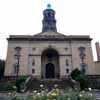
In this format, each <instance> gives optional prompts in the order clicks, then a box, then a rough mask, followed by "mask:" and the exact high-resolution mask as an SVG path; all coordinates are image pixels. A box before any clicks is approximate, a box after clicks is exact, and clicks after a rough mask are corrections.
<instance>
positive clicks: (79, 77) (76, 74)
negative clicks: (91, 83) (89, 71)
mask: <svg viewBox="0 0 100 100" xmlns="http://www.w3.org/2000/svg"><path fill="white" fill-rule="evenodd" d="M71 77H72V79H74V80H76V81H78V82H79V83H80V88H81V89H82V90H83V89H85V88H87V84H88V78H87V76H86V75H85V74H84V73H82V72H81V71H80V70H78V69H75V70H73V71H72V73H71Z"/></svg>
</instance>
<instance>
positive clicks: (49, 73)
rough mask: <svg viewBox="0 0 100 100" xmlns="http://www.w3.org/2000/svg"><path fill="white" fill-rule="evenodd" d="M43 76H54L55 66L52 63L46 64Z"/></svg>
mask: <svg viewBox="0 0 100 100" xmlns="http://www.w3.org/2000/svg"><path fill="white" fill-rule="evenodd" d="M45 77H46V78H49V79H50V78H55V67H54V65H53V64H52V63H48V64H46V68H45Z"/></svg>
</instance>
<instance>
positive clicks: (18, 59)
mask: <svg viewBox="0 0 100 100" xmlns="http://www.w3.org/2000/svg"><path fill="white" fill-rule="evenodd" d="M19 61H20V54H18V55H17V68H16V69H17V74H16V77H17V78H18V76H19Z"/></svg>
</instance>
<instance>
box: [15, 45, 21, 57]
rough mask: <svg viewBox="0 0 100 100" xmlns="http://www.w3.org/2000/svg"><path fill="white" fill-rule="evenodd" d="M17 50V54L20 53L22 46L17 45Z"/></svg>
mask: <svg viewBox="0 0 100 100" xmlns="http://www.w3.org/2000/svg"><path fill="white" fill-rule="evenodd" d="M15 51H16V55H17V54H20V51H21V47H15Z"/></svg>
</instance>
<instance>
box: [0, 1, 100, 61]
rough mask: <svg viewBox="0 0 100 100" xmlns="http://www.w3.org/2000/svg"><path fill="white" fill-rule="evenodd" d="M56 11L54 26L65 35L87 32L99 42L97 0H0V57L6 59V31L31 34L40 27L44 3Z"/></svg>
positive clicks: (98, 3) (98, 6) (99, 14)
mask: <svg viewBox="0 0 100 100" xmlns="http://www.w3.org/2000/svg"><path fill="white" fill-rule="evenodd" d="M48 2H50V3H51V4H52V8H53V9H54V10H55V11H56V19H57V30H58V32H60V33H63V34H66V35H90V37H91V38H93V41H92V47H93V53H94V60H96V54H95V48H94V43H95V42H96V41H97V42H100V0H0V59H6V53H7V41H6V38H7V37H9V35H15V34H18V35H20V34H21V35H22V34H23V35H33V34H36V33H39V32H41V30H42V19H43V16H42V12H43V10H44V9H45V8H46V5H47V3H48Z"/></svg>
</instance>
